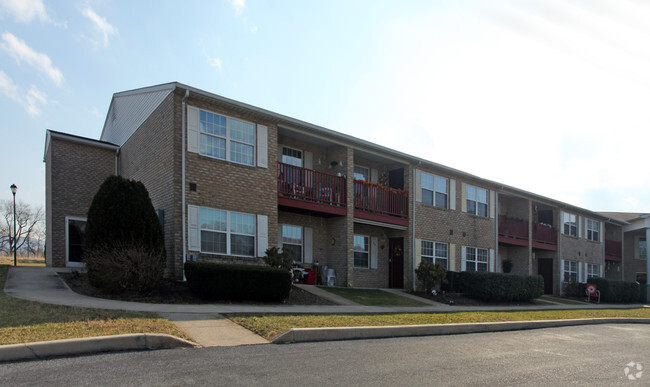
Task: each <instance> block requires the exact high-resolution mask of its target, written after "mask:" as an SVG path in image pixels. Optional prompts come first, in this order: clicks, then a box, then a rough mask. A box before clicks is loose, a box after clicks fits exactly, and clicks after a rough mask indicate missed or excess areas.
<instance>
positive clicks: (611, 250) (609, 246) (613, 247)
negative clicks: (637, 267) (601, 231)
mask: <svg viewBox="0 0 650 387" xmlns="http://www.w3.org/2000/svg"><path fill="white" fill-rule="evenodd" d="M605 260H606V261H614V262H621V261H622V260H623V245H622V243H621V242H619V241H612V240H609V239H605Z"/></svg>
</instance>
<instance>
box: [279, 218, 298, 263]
mask: <svg viewBox="0 0 650 387" xmlns="http://www.w3.org/2000/svg"><path fill="white" fill-rule="evenodd" d="M302 245H303V244H302V227H300V226H292V225H288V224H283V225H282V249H283V250H289V251H291V252H292V253H293V255H292V256H291V258H292V259H293V260H294V261H297V262H302Z"/></svg>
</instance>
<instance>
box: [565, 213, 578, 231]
mask: <svg viewBox="0 0 650 387" xmlns="http://www.w3.org/2000/svg"><path fill="white" fill-rule="evenodd" d="M562 233H563V234H564V235H570V236H574V237H577V236H578V221H577V216H576V215H575V214H569V213H568V212H563V213H562Z"/></svg>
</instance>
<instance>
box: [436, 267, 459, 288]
mask: <svg viewBox="0 0 650 387" xmlns="http://www.w3.org/2000/svg"><path fill="white" fill-rule="evenodd" d="M459 274H460V273H459V272H457V271H447V276H446V281H443V283H442V285H441V286H440V289H442V290H444V291H445V292H460V293H462V289H461V288H460V280H459V279H458V275H459Z"/></svg>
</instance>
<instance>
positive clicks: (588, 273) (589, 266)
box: [585, 263, 600, 280]
mask: <svg viewBox="0 0 650 387" xmlns="http://www.w3.org/2000/svg"><path fill="white" fill-rule="evenodd" d="M593 269H596V270H595V271H594V270H593ZM599 277H600V265H599V264H597V263H585V280H588V279H589V278H599Z"/></svg>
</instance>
